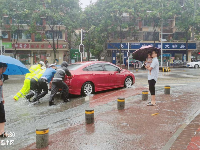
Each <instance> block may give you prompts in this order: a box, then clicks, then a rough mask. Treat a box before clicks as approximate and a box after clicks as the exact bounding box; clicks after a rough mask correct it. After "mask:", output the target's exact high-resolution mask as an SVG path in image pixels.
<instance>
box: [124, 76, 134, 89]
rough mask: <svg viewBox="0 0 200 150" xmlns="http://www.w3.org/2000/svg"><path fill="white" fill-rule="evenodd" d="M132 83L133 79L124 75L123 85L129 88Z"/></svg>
mask: <svg viewBox="0 0 200 150" xmlns="http://www.w3.org/2000/svg"><path fill="white" fill-rule="evenodd" d="M132 85H133V80H132V78H131V77H126V79H125V81H124V86H125V87H126V88H130V87H131V86H132Z"/></svg>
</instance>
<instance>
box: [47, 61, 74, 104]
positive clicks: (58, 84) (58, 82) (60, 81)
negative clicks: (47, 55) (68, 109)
mask: <svg viewBox="0 0 200 150" xmlns="http://www.w3.org/2000/svg"><path fill="white" fill-rule="evenodd" d="M67 67H68V63H67V62H66V61H64V62H63V63H62V64H61V68H59V69H57V70H56V74H55V76H54V78H53V80H52V86H51V95H50V100H49V106H52V105H55V103H54V97H55V95H56V93H57V92H58V90H59V89H62V96H63V100H64V102H69V99H68V96H69V88H68V86H67V84H66V83H65V82H64V78H65V76H66V75H67V76H71V73H70V72H69V70H68V69H67Z"/></svg>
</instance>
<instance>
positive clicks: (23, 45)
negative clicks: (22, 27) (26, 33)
mask: <svg viewBox="0 0 200 150" xmlns="http://www.w3.org/2000/svg"><path fill="white" fill-rule="evenodd" d="M12 48H13V49H14V48H17V49H29V48H30V44H27V43H13V44H12Z"/></svg>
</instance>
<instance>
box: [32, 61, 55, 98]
mask: <svg viewBox="0 0 200 150" xmlns="http://www.w3.org/2000/svg"><path fill="white" fill-rule="evenodd" d="M49 67H50V68H47V69H46V71H45V72H44V73H43V75H42V76H41V78H40V79H39V80H38V88H39V89H38V91H40V92H42V93H41V94H38V95H37V97H35V98H34V100H33V101H39V99H40V98H42V97H44V96H45V95H46V94H47V93H48V83H50V82H51V80H52V79H53V77H54V75H55V73H56V66H55V64H51V65H50V66H49Z"/></svg>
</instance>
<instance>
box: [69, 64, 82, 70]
mask: <svg viewBox="0 0 200 150" xmlns="http://www.w3.org/2000/svg"><path fill="white" fill-rule="evenodd" d="M82 66H83V64H71V65H69V66H68V67H67V69H68V70H76V69H78V68H80V67H82Z"/></svg>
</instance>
